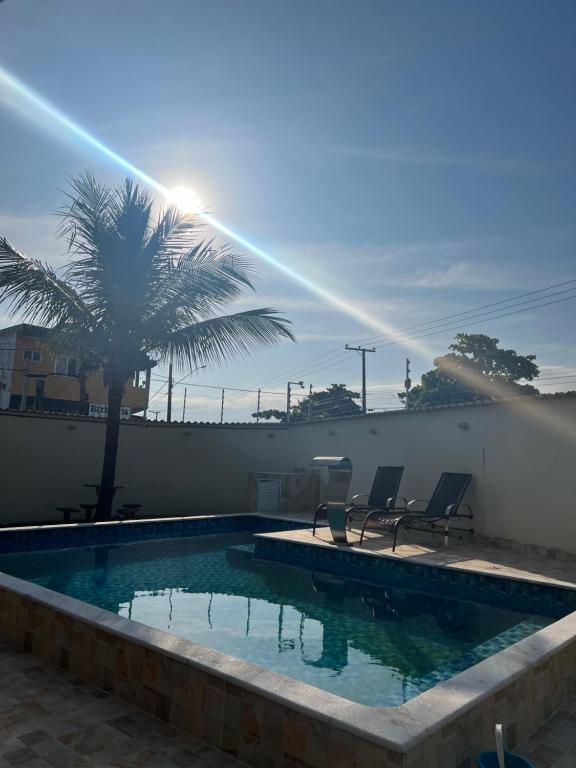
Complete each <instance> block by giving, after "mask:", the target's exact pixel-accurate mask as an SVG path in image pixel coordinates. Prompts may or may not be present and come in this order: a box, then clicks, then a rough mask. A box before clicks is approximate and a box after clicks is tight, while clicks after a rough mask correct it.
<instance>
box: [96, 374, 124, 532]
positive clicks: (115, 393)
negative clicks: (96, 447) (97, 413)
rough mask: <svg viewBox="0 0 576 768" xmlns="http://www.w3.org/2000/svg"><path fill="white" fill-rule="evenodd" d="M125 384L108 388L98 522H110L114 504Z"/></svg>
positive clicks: (97, 513) (118, 383)
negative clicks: (121, 409)
mask: <svg viewBox="0 0 576 768" xmlns="http://www.w3.org/2000/svg"><path fill="white" fill-rule="evenodd" d="M123 393H124V383H123V382H122V381H120V382H119V381H116V380H113V381H112V382H111V383H110V386H109V387H108V418H107V419H106V442H105V444H104V461H103V462H102V476H101V479H100V488H99V492H98V505H97V507H96V514H95V519H96V520H110V517H111V514H112V504H113V502H114V493H115V489H114V480H115V478H116V458H117V456H118V437H119V433H120V408H121V405H122V395H123Z"/></svg>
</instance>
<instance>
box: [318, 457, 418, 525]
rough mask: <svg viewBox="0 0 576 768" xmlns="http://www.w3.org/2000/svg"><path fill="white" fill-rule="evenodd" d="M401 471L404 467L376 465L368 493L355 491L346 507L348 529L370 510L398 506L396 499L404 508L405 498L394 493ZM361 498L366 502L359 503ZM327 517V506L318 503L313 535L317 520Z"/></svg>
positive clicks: (362, 518) (397, 486) (383, 510)
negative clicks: (355, 520)
mask: <svg viewBox="0 0 576 768" xmlns="http://www.w3.org/2000/svg"><path fill="white" fill-rule="evenodd" d="M403 472H404V467H378V469H377V470H376V474H375V475H374V482H373V483H372V490H371V491H370V493H369V494H367V493H357V494H356V495H355V496H353V497H352V500H351V503H350V504H349V505H348V506H347V507H346V513H347V514H346V525H347V527H348V529H349V530H350V527H351V525H352V523H353V522H354V519H355V518H356V517H358V518H360V520H364V518H365V517H366V516H367V515H368V514H370V513H371V512H376V511H379V512H381V513H382V514H384V513H385V510H386V509H387V508H388V507H390V506H391V507H392V508H397V507H398V506H399V505H398V504H397V502H398V501H399V502H400V503H402V502H403V503H404V506H403V507H400V509H406V503H407V502H406V499H404V498H403V497H402V496H397V495H396V494H397V493H398V488H399V486H400V480H401V479H402V473H403ZM362 498H365V499H367V503H366V504H361V503H359V501H358V500H359V499H362ZM327 519H328V514H327V506H326V504H320V505H319V506H318V507H317V508H316V512H315V513H314V525H313V528H312V535H313V536H315V535H316V526H317V523H318V521H320V520H327Z"/></svg>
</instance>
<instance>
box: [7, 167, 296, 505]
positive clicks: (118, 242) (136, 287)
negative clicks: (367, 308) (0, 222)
mask: <svg viewBox="0 0 576 768" xmlns="http://www.w3.org/2000/svg"><path fill="white" fill-rule="evenodd" d="M69 200H70V202H69V204H68V205H67V207H66V208H65V209H64V210H63V211H62V227H61V233H62V235H63V236H64V238H65V239H66V240H67V242H68V245H69V250H70V252H71V253H72V255H73V256H74V257H75V258H74V259H73V261H72V262H71V263H70V264H69V265H68V266H67V267H66V268H64V270H63V271H62V272H61V273H59V274H58V273H56V272H55V271H54V270H53V269H52V268H51V267H50V266H48V265H47V264H43V263H42V262H40V261H37V260H35V259H29V258H27V257H26V256H24V255H23V254H22V253H19V252H18V251H17V250H16V249H15V248H13V246H12V245H11V244H10V243H9V242H8V241H7V240H6V238H0V299H6V300H8V302H9V305H10V310H11V312H12V314H18V315H20V316H21V317H22V320H23V321H24V322H34V321H36V322H40V323H42V324H46V325H48V326H49V327H50V328H51V334H50V339H51V343H52V344H54V345H61V346H65V347H66V348H67V349H69V350H76V351H77V352H78V353H80V355H82V356H83V357H85V358H87V357H88V356H89V358H90V360H91V361H92V364H95V365H97V366H98V367H101V368H102V369H103V373H104V383H105V385H106V386H107V388H108V417H107V420H106V439H105V447H104V459H103V463H102V473H101V479H100V486H99V493H98V506H97V509H96V518H97V519H107V518H109V517H110V514H111V510H112V502H113V498H114V482H115V476H116V458H117V453H118V438H119V426H120V408H121V403H122V395H123V392H124V384H125V382H126V381H128V380H129V379H131V377H132V376H133V375H134V373H135V372H136V371H141V370H147V369H149V368H150V367H151V365H152V364H153V360H157V361H160V362H166V361H167V360H169V359H173V360H174V363H175V365H176V366H177V367H179V368H181V369H187V370H188V369H190V368H195V367H199V366H201V365H211V364H218V363H221V362H223V361H224V360H226V359H228V358H230V357H232V356H234V355H238V354H241V355H244V354H248V353H249V352H251V351H252V350H254V349H257V348H259V347H262V346H266V345H269V344H273V343H275V342H277V341H279V340H280V339H282V338H286V339H293V336H292V333H291V332H290V330H289V327H288V326H289V322H288V321H287V320H284V319H283V318H281V317H278V315H277V313H276V311H275V310H273V309H253V310H248V311H245V312H237V313H234V314H225V315H220V316H219V315H218V313H219V312H220V311H221V310H222V308H224V307H225V306H226V305H227V304H229V303H230V302H232V301H233V300H234V299H236V298H237V297H238V296H239V295H240V294H241V293H242V292H243V290H245V289H247V288H248V289H250V288H252V287H253V285H252V268H251V266H250V263H249V262H248V261H247V260H246V259H244V258H243V257H241V256H237V255H234V254H232V253H231V252H230V251H229V249H228V248H227V247H216V246H214V245H213V244H212V243H211V242H209V241H202V240H201V239H200V238H199V237H198V231H199V226H198V220H197V219H195V218H194V217H190V216H183V215H182V214H180V213H179V212H178V211H177V210H176V209H175V208H172V207H170V208H168V209H167V210H166V211H164V212H163V213H162V214H161V215H160V216H159V218H157V219H156V217H155V216H154V214H153V211H152V204H153V201H152V198H151V197H150V195H148V193H146V192H144V191H142V190H141V189H140V188H139V187H138V186H137V185H136V184H134V183H133V182H132V181H130V180H127V181H126V182H125V183H124V184H123V186H121V187H119V188H118V189H109V188H108V187H104V186H101V185H100V184H97V183H96V181H95V179H94V178H93V177H92V176H91V175H90V174H83V175H81V176H79V177H78V178H77V179H75V180H73V182H72V194H71V195H70V196H69Z"/></svg>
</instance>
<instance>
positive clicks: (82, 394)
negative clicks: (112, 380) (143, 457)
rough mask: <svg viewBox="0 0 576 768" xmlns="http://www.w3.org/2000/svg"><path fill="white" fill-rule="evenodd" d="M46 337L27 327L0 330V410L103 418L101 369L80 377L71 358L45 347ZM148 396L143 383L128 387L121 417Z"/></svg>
mask: <svg viewBox="0 0 576 768" xmlns="http://www.w3.org/2000/svg"><path fill="white" fill-rule="evenodd" d="M46 332H47V329H46V328H42V327H41V326H39V325H27V324H22V325H14V326H11V327H10V328H4V329H2V330H0V408H1V409H5V408H14V409H20V410H37V411H59V412H67V413H70V412H74V413H83V414H86V415H91V416H100V417H102V416H106V412H107V407H106V404H107V402H108V389H107V387H105V386H104V381H103V375H102V370H98V371H94V372H91V373H87V374H86V375H85V376H84V375H83V374H82V371H80V370H79V367H78V361H77V360H76V359H75V358H74V357H73V356H71V355H64V354H55V353H54V352H51V351H49V350H48V349H47V348H46V347H45V346H43V344H42V341H43V339H44V338H45V336H46ZM147 396H148V393H147V390H146V387H145V384H144V381H142V384H141V385H140V384H139V383H138V381H137V380H132V381H128V382H126V386H125V389H124V397H123V398H122V416H123V417H124V418H128V417H130V416H132V415H133V414H136V413H140V412H142V411H144V410H145V409H146V407H147Z"/></svg>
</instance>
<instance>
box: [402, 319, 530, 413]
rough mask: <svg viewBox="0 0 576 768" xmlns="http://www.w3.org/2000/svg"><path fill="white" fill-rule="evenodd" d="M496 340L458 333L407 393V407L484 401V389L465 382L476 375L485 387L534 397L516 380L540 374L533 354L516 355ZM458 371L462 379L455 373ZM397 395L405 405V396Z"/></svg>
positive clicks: (525, 379)
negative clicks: (493, 385)
mask: <svg viewBox="0 0 576 768" xmlns="http://www.w3.org/2000/svg"><path fill="white" fill-rule="evenodd" d="M498 344H499V339H493V338H490V336H485V335H484V334H482V333H472V334H469V333H458V334H457V335H456V341H455V343H454V344H450V346H449V349H450V350H451V351H450V352H449V353H448V354H447V355H443V356H442V357H437V358H436V359H435V360H434V369H433V370H431V371H428V372H427V373H424V374H423V375H422V379H421V382H420V384H419V385H417V386H416V387H414V388H413V389H412V390H411V391H410V393H409V394H408V407H409V408H420V407H423V406H428V405H450V404H451V403H463V402H475V401H478V400H487V399H489V397H490V396H489V395H488V394H487V393H486V390H482V389H481V388H480V387H478V388H476V387H474V385H473V384H471V383H469V382H470V378H469V376H467V375H466V374H470V373H471V374H473V375H475V376H480V377H481V378H482V379H485V380H486V384H487V385H489V384H497V385H504V386H505V387H506V389H507V390H508V391H509V393H510V395H537V394H538V390H537V389H536V388H535V387H533V386H531V385H530V384H520V383H519V382H520V381H532V380H533V379H535V378H536V377H537V376H538V375H539V373H540V371H539V369H538V366H537V365H536V363H535V362H534V360H535V359H536V356H535V355H519V354H517V353H516V352H515V351H514V350H513V349H501V348H500V347H499V346H498ZM460 371H461V372H462V374H463V375H462V377H460V376H458V372H460ZM398 396H399V397H400V398H401V399H402V400H404V402H406V393H405V392H399V393H398Z"/></svg>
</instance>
